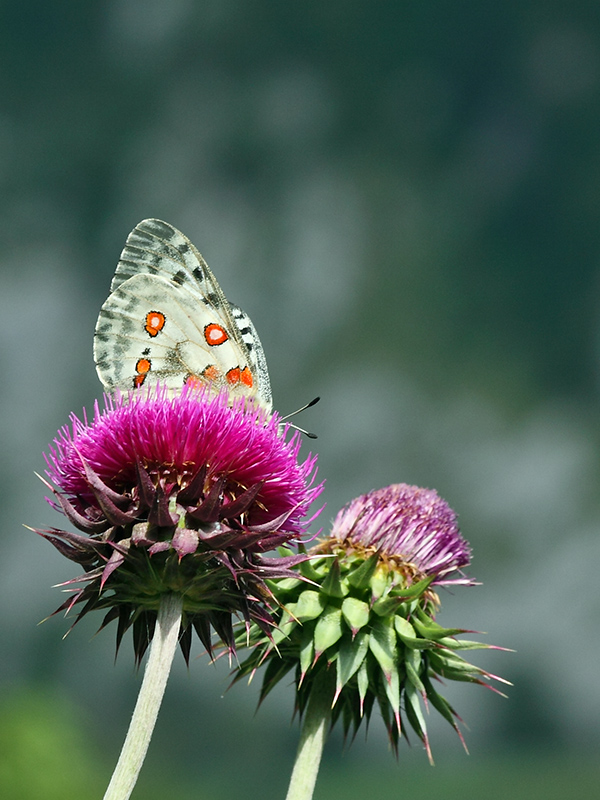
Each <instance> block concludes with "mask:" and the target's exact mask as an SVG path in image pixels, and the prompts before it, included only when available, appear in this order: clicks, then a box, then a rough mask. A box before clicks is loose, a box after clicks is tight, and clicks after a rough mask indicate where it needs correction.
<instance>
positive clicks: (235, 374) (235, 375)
mask: <svg viewBox="0 0 600 800" xmlns="http://www.w3.org/2000/svg"><path fill="white" fill-rule="evenodd" d="M240 376H241V372H240V368H239V367H233V368H232V369H230V370H229V371H228V372H227V373H226V374H225V377H226V378H227V383H229V384H231V386H236V385H237V384H238V383H239V382H240Z"/></svg>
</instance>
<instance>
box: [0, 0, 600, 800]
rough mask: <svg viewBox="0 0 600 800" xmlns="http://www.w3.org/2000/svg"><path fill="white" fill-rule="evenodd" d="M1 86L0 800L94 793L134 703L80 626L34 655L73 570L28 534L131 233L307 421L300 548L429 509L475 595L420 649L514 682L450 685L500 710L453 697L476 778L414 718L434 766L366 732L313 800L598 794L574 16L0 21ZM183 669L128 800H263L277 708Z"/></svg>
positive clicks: (328, 772)
mask: <svg viewBox="0 0 600 800" xmlns="http://www.w3.org/2000/svg"><path fill="white" fill-rule="evenodd" d="M0 86H1V90H0V208H1V220H2V223H1V235H0V271H1V277H0V281H1V283H0V358H1V372H0V397H1V402H2V414H1V415H0V426H1V437H2V438H1V447H2V455H3V458H2V460H1V465H0V470H1V482H0V486H1V488H2V501H1V503H2V505H1V508H2V517H3V519H2V530H1V531H0V536H1V537H2V538H1V542H2V550H1V557H0V608H1V609H2V613H0V636H1V641H2V648H1V651H0V653H1V654H0V688H1V693H0V796H2V797H3V798H7V800H31V799H33V798H41V797H44V798H45V799H46V800H54V798H61V800H65V799H66V800H68V799H69V798H88V797H89V798H93V797H99V796H101V795H102V792H103V790H104V787H105V785H106V783H107V781H108V777H109V776H110V773H111V770H112V767H113V765H114V763H115V761H116V757H117V754H118V752H119V749H120V747H121V743H122V741H123V738H124V734H125V731H126V726H127V722H128V716H129V714H130V712H131V709H132V707H133V704H134V701H135V696H136V692H137V688H138V686H139V680H140V676H139V675H136V673H135V671H134V668H133V659H132V657H131V650H130V643H129V642H127V643H126V644H125V645H124V647H123V649H122V652H121V653H120V654H119V658H118V659H117V661H116V664H115V663H114V636H113V634H112V633H111V632H110V631H104V632H102V633H101V634H100V635H98V636H97V637H94V633H95V630H96V627H97V625H98V624H99V622H100V619H96V620H94V619H89V618H87V619H86V620H85V621H84V622H83V623H82V624H81V625H80V626H78V627H77V628H76V629H75V630H74V631H73V632H72V633H71V634H70V635H69V636H68V637H67V639H65V640H64V641H63V640H62V638H61V637H62V635H63V633H64V631H65V630H66V629H67V627H68V622H67V621H65V620H64V619H62V618H57V617H54V618H52V619H51V620H49V621H47V622H46V623H45V624H44V625H42V626H37V623H38V621H39V620H40V619H42V618H43V617H45V616H47V614H48V613H50V612H51V611H52V610H54V608H55V607H56V606H57V605H58V604H59V602H60V601H61V597H60V594H59V591H58V589H53V588H51V586H52V584H55V583H58V582H60V581H63V580H67V579H68V578H70V577H73V576H74V574H75V570H76V568H75V567H74V565H71V564H70V563H69V562H67V561H65V560H64V559H62V558H61V557H60V556H59V555H58V554H56V553H55V552H54V551H53V549H52V548H51V547H50V545H48V544H47V543H45V542H44V541H42V540H41V539H38V538H37V537H36V536H35V535H34V534H33V533H31V532H29V531H27V530H25V529H24V528H22V527H21V525H22V523H28V524H30V525H32V526H37V527H46V526H51V525H58V524H60V522H61V520H60V518H59V517H58V515H56V514H55V513H54V512H53V511H52V510H51V509H50V507H49V506H48V505H47V504H45V502H44V500H43V494H44V491H43V488H42V486H41V484H40V483H39V482H38V481H37V479H36V478H35V476H34V474H33V472H34V470H38V471H41V470H42V469H43V466H44V465H43V459H42V455H41V454H42V451H43V450H44V449H45V448H46V446H47V444H48V442H49V441H51V440H52V438H53V436H54V435H55V432H56V430H57V429H58V428H59V427H60V426H61V425H63V424H64V423H65V422H66V421H67V418H68V415H69V413H70V412H71V411H80V410H81V408H82V407H83V406H85V407H87V408H88V409H89V408H91V406H92V403H93V401H94V398H96V397H97V396H98V395H99V393H100V386H99V383H98V380H97V378H96V375H95V370H94V365H93V361H92V354H91V351H92V335H93V330H94V325H95V320H96V316H97V313H98V310H99V308H100V305H101V304H102V302H103V301H104V299H105V297H106V295H107V292H108V287H109V284H110V280H111V277H112V274H113V271H114V268H115V265H116V262H117V259H118V255H119V253H120V250H121V248H122V246H123V243H124V241H125V238H126V236H127V234H128V233H129V231H130V230H131V228H132V227H133V226H134V225H135V224H136V223H137V222H138V221H139V220H141V219H142V218H144V217H150V216H157V217H161V218H164V219H166V220H168V221H169V222H171V223H173V224H175V225H176V226H177V227H179V228H180V229H182V230H183V231H184V232H185V233H186V234H187V235H188V236H189V237H190V238H191V239H192V241H194V242H195V244H196V245H197V246H198V247H199V249H200V250H201V252H202V253H203V254H204V256H205V257H206V259H207V261H208V263H209V264H210V265H211V266H212V269H213V271H214V272H215V273H216V275H217V277H218V280H219V281H220V283H221V285H222V287H223V289H224V291H225V293H226V294H227V295H228V296H229V297H230V298H231V300H232V301H234V302H236V303H239V304H240V305H242V306H243V307H244V308H245V310H247V311H248V312H249V313H250V315H251V316H252V318H253V320H254V322H255V324H256V326H257V328H258V330H259V332H260V335H261V339H262V342H263V345H264V348H265V351H266V354H267V358H268V362H269V366H270V372H271V379H272V384H273V390H274V396H275V404H276V407H277V408H278V409H279V410H280V411H282V412H288V411H292V410H293V409H294V408H296V407H298V406H299V405H301V404H302V403H304V402H305V401H308V400H310V399H311V398H312V397H314V396H315V395H317V394H318V395H321V396H322V401H321V403H320V404H319V405H318V406H317V407H315V408H314V409H312V410H310V411H308V412H306V414H305V415H303V417H302V419H301V423H302V424H305V425H306V426H308V427H309V428H310V429H313V430H316V431H317V432H318V433H319V439H318V440H317V442H316V449H317V450H318V452H319V458H320V469H321V475H322V476H323V477H324V478H326V479H327V488H326V495H325V499H326V500H327V503H328V507H327V509H326V511H325V512H324V514H323V516H322V524H323V525H324V526H326V525H327V524H328V522H329V520H330V519H331V518H332V517H333V515H334V514H335V512H336V511H337V509H338V508H339V507H340V506H341V505H342V504H343V503H345V502H346V501H347V500H349V499H350V498H352V497H354V496H355V495H357V494H358V493H360V492H363V491H367V490H369V489H372V488H375V487H379V486H383V485H385V484H388V483H391V482H395V481H406V482H409V483H417V484H421V485H425V486H430V487H435V488H437V490H438V491H439V492H440V494H441V495H442V496H443V497H445V498H446V499H447V500H448V501H449V502H450V503H451V505H452V506H453V507H454V508H455V509H456V510H457V511H458V513H459V515H460V521H461V527H462V530H463V533H464V534H465V536H466V537H467V538H468V539H469V540H470V542H471V543H472V546H473V550H474V561H473V565H472V568H471V574H473V575H474V576H475V577H477V578H478V579H479V580H480V581H482V583H483V585H482V586H477V587H474V588H470V589H457V590H455V591H454V592H453V593H445V594H444V596H443V597H442V601H443V609H442V612H441V615H440V620H441V621H442V622H445V623H448V624H449V625H459V626H462V627H466V628H473V629H476V630H480V631H486V632H487V641H489V642H493V643H496V644H500V645H504V646H506V647H510V648H514V649H515V650H516V651H517V652H516V653H515V654H508V653H497V652H496V653H494V652H491V653H483V654H479V655H478V656H477V654H476V659H477V663H479V664H480V665H481V666H484V667H487V668H488V669H491V670H492V671H496V672H499V673H500V674H502V675H503V676H505V677H506V678H508V679H510V680H512V681H513V682H514V688H513V689H511V690H510V692H509V694H510V697H509V699H508V700H505V699H502V698H499V697H497V696H495V695H493V694H492V693H491V692H486V691H485V690H483V689H481V688H479V687H471V686H468V687H463V686H460V685H457V686H450V687H449V688H448V690H447V695H448V697H449V699H450V700H451V701H452V702H453V703H454V705H455V706H456V707H457V709H458V711H459V713H460V714H461V716H462V717H463V718H464V719H465V721H466V723H467V725H468V730H466V732H465V735H466V738H467V742H468V745H469V748H470V756H467V755H465V754H464V752H463V751H462V749H461V747H460V744H459V742H458V740H457V738H456V736H455V735H454V734H453V732H452V731H451V729H450V728H449V727H448V726H446V727H444V726H445V723H443V722H438V721H437V720H436V719H434V718H432V719H431V735H432V741H433V747H434V755H435V757H436V766H435V767H434V768H431V767H430V766H429V765H428V763H427V759H426V757H425V754H424V753H423V751H422V748H421V747H420V746H419V745H418V742H414V741H413V743H412V746H411V747H408V746H405V747H403V748H401V750H400V758H399V762H398V763H396V762H395V761H394V758H393V756H392V754H391V753H390V752H389V749H388V746H387V743H386V738H385V735H384V733H383V726H382V725H381V722H380V720H378V719H377V718H375V719H374V721H373V723H372V726H371V730H370V731H369V737H368V739H366V740H365V737H364V735H362V733H361V734H360V735H359V736H358V737H357V740H356V741H355V742H354V744H353V745H352V746H351V747H350V746H346V747H344V743H343V741H342V739H341V737H340V736H339V734H338V735H334V736H333V737H332V738H331V740H330V743H329V744H328V747H327V751H326V755H325V761H324V765H323V770H322V775H321V778H320V781H319V783H318V787H317V792H316V798H323V799H324V798H329V799H330V800H336V798H338V797H339V798H341V797H343V798H345V800H359V799H360V800H362V798H364V797H380V796H384V794H385V796H386V797H392V798H393V797H404V796H409V795H410V796H411V797H413V798H430V797H433V796H435V794H436V792H437V793H438V794H439V795H440V796H443V797H444V798H446V799H448V798H450V800H452V798H458V797H461V798H465V797H469V798H470V797H472V798H479V797H482V796H484V797H487V798H501V797H502V798H504V797H506V796H509V795H510V796H511V797H512V798H515V799H516V798H521V797H523V798H524V797H527V798H559V797H560V798H563V797H567V796H570V797H574V796H585V797H598V796H600V790H599V789H598V786H599V785H600V767H599V765H598V759H597V751H598V740H599V734H600V682H599V681H598V669H599V668H598V664H599V663H600V637H599V635H598V631H599V627H598V624H599V621H600V600H599V597H600V595H599V586H598V563H599V560H600V499H599V497H598V491H597V486H598V477H599V473H600V463H599V456H598V453H599V447H598V446H599V443H600V442H599V439H600V427H599V423H598V401H599V399H600V398H599V389H600V386H599V364H600V335H599V332H600V324H599V323H600V304H599V302H598V288H599V283H600V225H599V222H600V135H599V126H600V104H599V100H600V10H599V7H598V4H597V3H596V2H583V0H574V1H573V2H569V3H566V2H563V3H561V2H533V0H520V1H519V2H516V0H505V1H504V2H502V3H481V2H454V3H448V2H428V3H400V2H398V1H397V0H395V1H394V2H386V1H383V0H382V1H381V2H367V0H345V2H339V1H338V0H329V2H311V0H305V2H302V3H294V2H292V3H283V2H279V1H278V0H257V1H256V2H252V3H245V2H240V1H239V0H208V1H207V2H193V0H168V2H167V0H112V1H111V2H100V1H99V0H86V2H81V0H37V1H35V0H5V2H2V3H1V4H0ZM307 445H308V443H307ZM305 447H306V445H305ZM307 449H308V448H307ZM196 654H197V655H199V654H200V650H199V648H196ZM181 661H182V659H178V662H177V665H176V667H175V669H174V673H173V676H172V680H171V682H170V685H169V687H168V690H167V695H166V698H165V703H164V706H163V709H162V711H161V715H160V717H159V724H158V728H157V731H156V734H155V737H154V740H153V742H152V745H151V748H150V752H149V757H148V760H147V762H146V765H145V767H144V772H143V775H142V779H141V780H140V783H139V785H138V787H137V789H136V791H135V793H134V798H139V799H141V798H147V799H148V800H155V799H156V798H164V797H169V798H170V800H188V798H192V797H193V798H211V800H221V798H231V797H240V796H243V797H244V798H247V800H252V799H253V798H261V799H262V798H270V797H273V798H276V797H283V796H284V794H285V787H286V784H287V779H288V775H289V770H290V768H291V764H292V760H293V756H294V750H295V747H296V742H297V736H298V729H297V721H296V722H294V723H292V724H291V723H290V716H291V709H292V703H293V695H292V692H291V688H290V687H289V686H288V687H282V688H281V690H280V691H279V692H278V693H276V694H274V695H273V696H272V697H270V698H269V699H268V700H267V701H266V702H265V703H264V705H263V707H261V709H260V710H259V712H258V714H256V715H255V705H256V691H255V689H251V690H250V691H249V690H247V689H246V688H245V687H243V686H236V687H234V688H233V689H232V690H231V691H229V692H226V691H225V690H226V687H227V685H228V668H227V665H226V664H224V663H223V664H220V665H217V666H216V667H215V666H210V665H209V664H208V663H207V661H206V659H205V658H202V659H198V660H194V661H193V662H192V664H191V666H190V669H189V671H188V670H186V669H185V667H184V666H183V664H182V663H180V662H181ZM446 728H448V729H447V730H446Z"/></svg>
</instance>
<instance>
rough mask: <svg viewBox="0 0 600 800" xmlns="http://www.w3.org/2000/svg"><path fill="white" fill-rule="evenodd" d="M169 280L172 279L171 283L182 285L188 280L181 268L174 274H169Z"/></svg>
mask: <svg viewBox="0 0 600 800" xmlns="http://www.w3.org/2000/svg"><path fill="white" fill-rule="evenodd" d="M171 280H172V281H173V283H176V284H178V286H183V285H184V284H186V283H187V282H188V276H187V275H186V274H185V272H184V271H183V270H182V269H180V270H178V271H177V272H176V273H175V274H174V275H172V276H171Z"/></svg>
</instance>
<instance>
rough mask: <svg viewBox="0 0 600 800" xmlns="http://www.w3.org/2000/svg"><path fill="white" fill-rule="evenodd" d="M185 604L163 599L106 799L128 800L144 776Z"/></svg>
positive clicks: (176, 598)
mask: <svg viewBox="0 0 600 800" xmlns="http://www.w3.org/2000/svg"><path fill="white" fill-rule="evenodd" d="M182 605H183V598H182V597H181V596H180V595H176V594H165V595H163V597H162V598H161V601H160V606H159V609H158V619H157V622H156V630H155V632H154V637H153V639H152V642H151V644H150V653H149V656H148V662H147V664H146V669H145V671H144V680H143V681H142V686H141V688H140V693H139V695H138V699H137V703H136V704H135V709H134V711H133V716H132V717H131V722H130V723H129V730H128V731H127V736H126V738H125V743H124V744H123V749H122V750H121V755H120V756H119V760H118V762H117V766H116V767H115V771H114V772H113V775H112V778H111V779H110V783H109V785H108V789H107V790H106V794H105V795H104V800H127V798H129V796H130V795H131V792H132V791H133V787H134V786H135V782H136V781H137V778H138V775H139V774H140V770H141V768H142V764H143V763H144V758H145V756H146V752H147V750H148V745H149V744H150V739H151V737H152V731H153V730H154V725H155V723H156V718H157V716H158V709H159V708H160V704H161V702H162V698H163V695H164V693H165V687H166V685H167V678H168V677H169V672H170V670H171V664H172V662H173V656H174V655H175V650H176V648H177V642H178V639H179V628H180V625H181V612H182Z"/></svg>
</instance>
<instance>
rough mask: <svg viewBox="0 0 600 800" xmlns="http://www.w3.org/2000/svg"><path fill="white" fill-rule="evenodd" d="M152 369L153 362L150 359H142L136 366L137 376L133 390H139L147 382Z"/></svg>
mask: <svg viewBox="0 0 600 800" xmlns="http://www.w3.org/2000/svg"><path fill="white" fill-rule="evenodd" d="M151 367H152V362H151V361H150V359H149V358H140V359H138V361H137V364H136V365H135V371H136V372H137V375H135V376H134V378H133V388H134V389H139V387H140V386H141V385H142V384H143V383H144V381H145V380H146V375H147V374H148V373H149V372H150V368H151Z"/></svg>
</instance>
